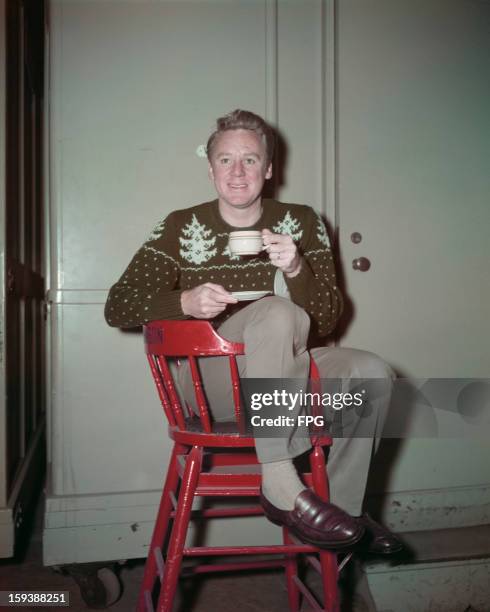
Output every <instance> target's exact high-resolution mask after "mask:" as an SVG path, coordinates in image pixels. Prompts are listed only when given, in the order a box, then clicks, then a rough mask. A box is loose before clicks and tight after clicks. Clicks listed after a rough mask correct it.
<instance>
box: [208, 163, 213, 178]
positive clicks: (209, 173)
mask: <svg viewBox="0 0 490 612" xmlns="http://www.w3.org/2000/svg"><path fill="white" fill-rule="evenodd" d="M208 176H209V178H210V180H212V181H214V174H213V166H211V164H210V163H209V162H208Z"/></svg>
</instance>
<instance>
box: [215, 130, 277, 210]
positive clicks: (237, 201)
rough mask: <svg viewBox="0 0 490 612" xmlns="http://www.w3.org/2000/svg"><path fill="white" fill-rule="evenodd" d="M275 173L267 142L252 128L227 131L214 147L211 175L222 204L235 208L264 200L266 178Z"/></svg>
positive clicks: (250, 206) (249, 205) (245, 207)
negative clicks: (269, 162)
mask: <svg viewBox="0 0 490 612" xmlns="http://www.w3.org/2000/svg"><path fill="white" fill-rule="evenodd" d="M271 176H272V165H271V164H269V165H267V162H266V152H265V144H264V142H263V141H262V139H261V138H260V136H259V135H258V134H256V133H255V132H252V131H251V130H227V131H226V132H223V133H222V134H220V135H219V136H218V137H217V138H216V140H215V142H214V146H213V151H212V153H211V159H210V163H209V177H210V178H211V179H212V180H213V181H214V186H215V188H216V191H217V193H218V196H219V200H220V204H221V205H222V206H225V207H231V208H232V209H247V208H253V207H254V205H255V204H257V203H260V194H261V192H262V187H263V186H264V181H265V180H266V179H268V178H270V177H271Z"/></svg>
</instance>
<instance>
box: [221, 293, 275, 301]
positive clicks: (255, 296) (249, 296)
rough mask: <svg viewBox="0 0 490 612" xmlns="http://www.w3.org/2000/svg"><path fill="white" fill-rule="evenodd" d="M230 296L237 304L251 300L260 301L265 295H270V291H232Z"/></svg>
mask: <svg viewBox="0 0 490 612" xmlns="http://www.w3.org/2000/svg"><path fill="white" fill-rule="evenodd" d="M231 295H232V296H233V297H235V298H236V299H237V300H238V301H239V302H246V301H252V300H260V298H263V297H265V296H266V295H272V292H271V291H232V292H231Z"/></svg>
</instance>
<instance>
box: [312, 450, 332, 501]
mask: <svg viewBox="0 0 490 612" xmlns="http://www.w3.org/2000/svg"><path fill="white" fill-rule="evenodd" d="M310 467H311V477H312V480H313V490H314V491H315V493H316V494H317V495H318V497H320V498H321V499H323V500H324V501H329V499H330V495H329V491H328V478H327V468H326V465H325V453H324V452H323V448H322V447H321V446H315V447H313V450H312V451H311V453H310Z"/></svg>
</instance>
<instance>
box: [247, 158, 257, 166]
mask: <svg viewBox="0 0 490 612" xmlns="http://www.w3.org/2000/svg"><path fill="white" fill-rule="evenodd" d="M245 163H246V164H247V165H248V166H252V165H253V164H255V159H254V158H253V157H247V159H246V160H245Z"/></svg>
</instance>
